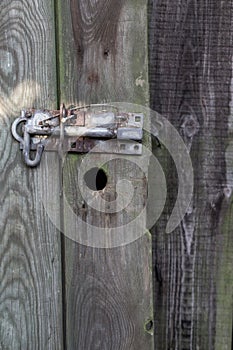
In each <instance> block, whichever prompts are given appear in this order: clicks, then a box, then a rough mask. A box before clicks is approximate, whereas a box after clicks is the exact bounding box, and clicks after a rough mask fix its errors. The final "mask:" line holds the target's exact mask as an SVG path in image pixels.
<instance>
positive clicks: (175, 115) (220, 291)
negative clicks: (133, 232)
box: [150, 0, 233, 350]
mask: <svg viewBox="0 0 233 350" xmlns="http://www.w3.org/2000/svg"><path fill="white" fill-rule="evenodd" d="M150 4H151V12H150V15H151V19H150V48H151V53H150V67H151V70H150V84H151V102H152V107H153V109H154V110H156V111H158V112H160V113H162V114H164V115H166V116H167V117H168V118H169V120H170V121H171V122H172V123H173V125H174V126H175V127H176V128H177V129H178V130H179V131H180V134H181V135H182V136H183V138H184V141H185V143H186V144H187V146H188V147H189V148H190V150H191V152H190V154H191V157H192V160H193V167H194V175H195V192H194V196H193V201H192V203H191V206H190V209H189V213H187V214H186V216H185V217H184V220H183V221H182V222H181V225H180V227H179V228H178V229H177V230H176V231H175V232H173V233H172V234H169V235H165V234H164V230H165V226H166V221H167V217H168V215H169V213H170V212H171V209H172V206H173V205H174V196H175V193H174V192H176V188H177V186H178V184H177V183H176V180H175V173H176V172H175V169H174V168H173V167H172V166H170V168H168V169H167V174H168V176H167V181H168V183H169V184H170V185H169V190H170V193H171V196H170V201H169V204H168V206H167V208H166V211H165V214H164V215H163V218H162V219H161V220H160V222H159V223H158V225H157V227H156V228H155V236H154V252H155V254H154V257H155V259H154V269H155V271H156V274H155V277H156V278H155V298H154V299H155V310H156V311H157V312H156V316H155V329H156V332H155V345H156V349H161V350H162V349H216V350H218V349H231V346H232V345H231V344H232V291H233V285H232V283H233V282H232V281H233V278H232V266H233V254H232V253H233V245H232V226H231V223H232V215H233V212H232V205H231V202H232V172H231V171H229V169H230V168H231V165H232V161H231V159H232V149H231V150H228V156H227V153H226V149H228V145H229V142H230V140H232V126H231V125H232V124H231V123H232V117H231V115H232V111H231V108H230V106H231V105H232V97H233V96H232V89H231V86H232V82H231V77H232V53H233V51H232V37H233V27H232V20H231V18H232V11H233V8H232V2H231V1H222V2H219V1H217V0H216V1H215V0H214V1H205V0H203V1H199V2H197V1H188V2H187V1H180V2H179V3H173V2H167V1H164V0H159V1H153V0H152V1H150ZM230 118H231V122H230ZM155 152H156V154H159V153H160V159H161V161H162V162H163V161H164V164H166V159H165V158H166V156H163V155H161V151H155ZM163 158H164V159H163ZM229 162H230V163H229ZM226 163H229V164H231V165H228V166H227V167H226ZM227 168H228V170H227ZM229 174H230V175H229ZM172 193H173V194H172ZM172 196H173V198H172ZM158 311H159V312H158Z"/></svg>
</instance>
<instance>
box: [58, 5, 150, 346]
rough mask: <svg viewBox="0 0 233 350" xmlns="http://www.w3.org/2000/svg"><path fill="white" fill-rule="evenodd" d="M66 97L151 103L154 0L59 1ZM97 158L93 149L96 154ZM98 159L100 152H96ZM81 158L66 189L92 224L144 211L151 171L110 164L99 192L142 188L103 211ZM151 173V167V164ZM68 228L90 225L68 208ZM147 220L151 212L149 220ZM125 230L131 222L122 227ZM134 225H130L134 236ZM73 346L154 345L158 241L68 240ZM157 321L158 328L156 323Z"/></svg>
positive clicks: (71, 166) (68, 167)
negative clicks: (93, 243) (85, 193)
mask: <svg viewBox="0 0 233 350" xmlns="http://www.w3.org/2000/svg"><path fill="white" fill-rule="evenodd" d="M59 13H60V38H61V41H60V64H61V67H60V68H61V70H60V71H61V77H60V82H61V87H60V88H61V98H62V101H64V102H66V103H67V104H69V103H71V104H73V103H78V104H83V103H102V102H109V101H126V102H132V103H138V104H141V105H144V106H146V105H148V77H147V64H148V62H147V6H146V3H145V2H144V1H142V0H137V1H125V0H121V1H111V0H108V1H99V2H92V1H89V0H88V1H86V0H65V1H60V2H59ZM90 157H91V156H90ZM95 160H96V161H98V157H97V156H96V157H95ZM81 165H82V159H81V158H80V157H79V158H78V157H77V156H75V155H74V156H69V157H67V159H66V162H65V165H64V174H63V184H64V194H65V196H66V198H67V200H68V203H69V205H70V206H71V207H72V210H73V211H74V213H75V214H76V215H77V216H78V217H79V218H82V219H83V220H84V221H85V222H88V223H89V224H90V225H91V227H90V228H89V229H88V230H86V236H87V237H88V235H90V234H91V233H94V232H95V227H94V226H103V227H106V228H108V227H112V226H114V225H119V224H124V223H125V221H124V220H125V219H127V217H128V219H132V218H133V217H134V216H135V215H136V216H137V215H138V213H140V212H141V211H142V209H143V207H144V201H145V197H146V185H145V174H144V173H143V171H141V170H140V169H138V168H137V166H135V164H133V163H132V161H131V160H130V159H129V160H128V161H126V160H124V159H123V160H122V159H118V160H117V161H111V162H110V163H109V164H107V165H105V170H106V171H107V175H108V184H107V186H106V188H105V190H104V191H99V192H98V193H95V195H96V196H103V198H104V199H105V200H106V199H107V198H108V199H107V200H108V201H112V200H113V199H114V195H115V187H116V182H117V181H118V180H119V179H122V178H125V179H128V180H130V181H131V183H132V184H133V186H134V188H135V197H134V199H133V201H132V202H131V203H130V207H129V209H128V213H127V212H124V213H123V214H122V213H119V214H117V213H113V214H106V213H104V212H96V211H95V210H93V209H91V207H89V206H88V205H86V203H84V202H83V201H82V197H81V195H80V191H79V190H78V184H79V183H80V179H78V175H77V171H78V167H80V166H81ZM145 172H146V169H145ZM64 212H65V218H64V230H65V234H66V235H67V236H69V233H70V231H72V230H76V232H79V231H80V230H84V228H83V227H82V225H79V226H78V225H77V224H76V223H75V221H74V220H72V219H70V216H69V210H68V209H67V207H65V208H64ZM143 220H145V217H144V219H143ZM122 232H124V227H123V228H122ZM131 233H132V232H127V231H126V232H125V235H127V234H128V235H129V234H131ZM65 264H66V266H65V278H66V310H67V313H66V317H67V318H66V322H67V325H66V329H67V335H66V344H67V349H75V348H76V349H127V350H128V349H144V350H146V349H152V348H153V337H152V332H153V330H152V329H150V327H151V324H150V323H149V325H147V328H148V330H146V324H147V323H148V322H149V321H151V323H152V322H153V320H152V314H153V312H152V308H153V306H152V289H151V287H152V283H151V240H150V235H149V234H146V235H144V236H143V237H141V238H140V239H138V240H137V241H134V242H133V243H131V244H129V245H127V246H122V247H115V248H112V249H100V248H99V249H98V248H93V247H90V246H85V245H81V244H79V243H75V242H72V241H71V240H68V239H67V240H66V241H65ZM152 328H153V327H152Z"/></svg>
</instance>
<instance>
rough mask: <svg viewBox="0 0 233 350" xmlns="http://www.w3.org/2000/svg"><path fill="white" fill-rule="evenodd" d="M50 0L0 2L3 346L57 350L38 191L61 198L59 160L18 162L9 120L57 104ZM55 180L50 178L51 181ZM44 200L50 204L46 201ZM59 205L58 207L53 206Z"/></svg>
mask: <svg viewBox="0 0 233 350" xmlns="http://www.w3.org/2000/svg"><path fill="white" fill-rule="evenodd" d="M54 62H55V39H54V17H53V1H45V0H37V1H32V2H31V1H28V0H23V1H7V0H6V1H5V0H2V1H1V3H0V91H1V95H0V135H1V136H0V153H1V159H0V206H1V211H0V280H1V283H0V348H1V349H2V350H7V349H9V350H10V349H14V350H16V349H62V348H63V346H62V342H63V340H62V300H61V296H62V295H61V292H62V288H61V259H60V236H59V232H58V231H57V230H56V227H55V226H54V225H53V224H52V223H51V222H50V220H49V218H48V216H47V214H46V212H45V210H44V208H43V204H42V201H41V195H40V191H41V188H42V189H43V190H45V191H46V190H47V189H48V188H49V187H51V186H52V187H53V189H54V195H55V196H56V194H57V195H59V177H58V176H57V175H58V159H57V156H56V155H52V154H51V155H48V156H47V155H44V156H43V161H42V164H41V166H40V167H39V168H37V169H29V168H27V167H26V166H25V165H24V164H23V160H22V155H21V152H20V151H19V144H18V143H17V142H15V141H13V138H12V136H11V132H10V126H11V122H12V121H13V119H14V118H16V117H17V116H18V115H19V113H20V109H21V108H23V107H25V108H29V107H32V106H35V107H40V106H42V107H45V106H47V107H48V108H54V107H55V106H56V99H57V97H56V96H57V95H56V66H55V63H54ZM51 174H53V176H54V177H53V178H52V177H51ZM47 200H49V199H47ZM58 203H59V202H58Z"/></svg>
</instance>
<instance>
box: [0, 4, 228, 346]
mask: <svg viewBox="0 0 233 350" xmlns="http://www.w3.org/2000/svg"><path fill="white" fill-rule="evenodd" d="M232 7H233V6H232V3H231V1H218V0H212V1H207V0H201V1H200V2H199V3H197V1H195V0H191V1H189V2H187V1H180V2H172V1H170V2H168V1H165V0H150V1H149V4H147V2H146V1H143V0H99V1H98V2H97V1H91V0H63V1H62V0H57V1H55V0H54V1H53V0H34V1H29V0H21V1H16V0H13V1H7V0H1V3H0V91H1V94H0V151H1V159H0V203H1V211H0V233H1V236H0V281H1V284H0V349H1V350H11V349H12V350H17V349H29V350H31V349H70V350H73V349H78V350H89V349H90V350H94V349H101V350H102V349H106V350H110V349H111V350H118V349H121V350H123V349H125V350H129V349H132V350H147V349H148V350H149V349H154V348H155V349H161V350H165V349H177V350H188V349H195V350H196V349H200V350H207V349H210V350H211V349H214V350H231V348H232V319H233V317H232V316H233V303H232V291H233V288H232V287H233V258H232V256H233V234H232V225H233V211H232V210H233V209H232V187H233V170H232V169H233V144H232V143H231V142H232V133H233V118H232V39H233V37H232V34H233V29H232V13H233V8H232ZM148 67H149V69H148ZM111 101H114V102H115V101H124V102H130V103H136V104H138V105H142V106H149V105H150V106H151V108H153V109H154V110H156V111H158V112H159V113H161V114H162V115H164V116H165V117H167V119H168V120H170V121H171V123H172V124H173V125H174V126H175V127H176V128H177V130H178V131H179V132H180V134H181V136H182V137H183V139H184V142H185V143H186V145H187V147H188V148H189V150H190V155H191V158H192V161H193V165H194V176H195V183H194V190H195V191H194V196H193V200H192V202H191V204H190V208H189V210H188V212H187V214H186V215H185V217H184V219H183V220H182V222H181V224H180V225H179V227H178V228H177V229H176V230H175V231H174V232H172V233H171V234H166V233H165V227H166V223H167V220H168V217H169V215H170V214H171V211H172V208H173V206H174V201H175V198H176V194H177V186H178V184H177V176H176V169H175V166H174V164H173V163H172V160H171V159H170V158H169V155H168V153H167V151H166V149H165V147H163V145H162V146H161V147H157V146H158V144H157V142H154V141H153V140H152V141H153V142H152V146H153V150H154V154H155V155H156V157H157V159H158V160H159V161H160V163H161V164H162V165H163V168H164V171H165V173H166V178H167V186H168V194H169V195H168V200H167V203H166V207H165V209H164V213H163V215H162V216H161V218H160V220H159V221H158V222H157V224H156V226H155V227H154V228H153V230H152V238H153V239H152V240H151V236H150V234H149V233H146V234H145V235H143V236H142V237H141V238H140V239H138V240H136V241H134V242H133V243H131V244H129V245H126V246H120V247H116V248H111V249H100V248H94V247H90V246H85V245H83V244H80V243H77V242H75V241H74V240H71V239H69V238H67V237H69V236H70V232H71V231H72V230H73V231H75V230H76V231H79V230H81V229H82V228H81V227H77V224H76V221H75V220H73V219H72V217H70V216H69V213H68V211H67V207H66V206H64V205H63V203H64V197H66V198H67V200H68V202H69V205H70V207H71V208H72V210H73V211H74V213H75V214H76V216H77V217H80V218H82V219H83V220H84V221H86V222H89V223H90V224H92V225H97V226H98V225H99V226H101V225H105V226H106V225H107V227H111V225H112V224H115V225H122V222H123V221H122V220H123V219H124V218H125V216H124V215H125V214H124V215H123V216H122V214H120V213H114V214H107V215H106V213H96V212H95V210H93V209H92V208H90V207H89V206H88V205H86V203H84V202H83V200H82V197H81V194H80V191H79V190H78V186H77V183H78V177H77V176H78V172H77V169H78V168H79V167H80V165H81V162H82V157H78V156H76V155H68V156H67V157H66V161H65V164H61V160H60V158H59V156H58V154H57V153H50V152H45V153H44V155H43V159H42V163H41V165H40V166H39V167H37V168H34V169H30V168H28V167H26V166H25V165H24V163H23V161H22V154H21V152H20V151H19V145H18V143H17V142H15V141H14V140H13V138H12V136H11V133H10V128H11V123H12V121H13V120H14V118H16V117H17V116H18V115H19V113H20V110H21V109H22V108H24V107H26V108H28V107H32V106H34V107H36V108H40V107H46V108H57V107H58V106H59V104H60V102H64V103H66V104H67V105H70V104H79V105H80V104H86V103H103V102H111ZM132 164H133V163H130V162H125V160H118V161H115V162H114V161H113V162H111V163H109V164H108V166H107V168H106V169H105V171H106V172H107V174H108V190H107V191H105V192H104V193H101V194H100V193H98V194H97V195H101V196H103V197H104V198H105V199H107V200H109V201H112V200H113V199H114V198H115V197H114V196H115V194H116V183H117V181H118V180H119V179H122V178H130V180H131V182H132V183H133V185H134V188H135V198H134V200H133V202H132V204H131V206H129V208H128V212H127V217H128V218H131V219H132V218H134V217H135V215H136V214H138V213H139V212H140V211H141V210H142V209H143V207H144V204H145V203H144V201H145V196H146V191H147V188H146V183H145V174H144V173H143V172H142V171H141V170H140V169H137V167H135V166H134V165H132ZM41 193H43V200H42V199H41ZM51 193H52V194H53V195H52V197H53V198H51V196H50V194H51ZM51 203H53V204H54V203H55V204H56V207H55V208H54V212H55V213H56V218H55V219H56V222H57V223H58V222H59V225H55V224H54V220H51V218H50V217H49V215H48V211H47V210H46V208H49V207H51ZM53 219H54V218H53ZM135 229H136V228H135ZM61 231H62V232H63V233H64V234H63V233H61ZM129 233H130V232H125V234H126V235H127V234H129ZM87 234H88V232H87ZM152 248H153V249H152ZM152 250H153V252H152ZM152 253H153V254H152ZM152 255H153V256H152ZM152 275H153V276H152ZM152 277H153V283H152ZM152 285H153V295H152ZM153 301H154V312H153Z"/></svg>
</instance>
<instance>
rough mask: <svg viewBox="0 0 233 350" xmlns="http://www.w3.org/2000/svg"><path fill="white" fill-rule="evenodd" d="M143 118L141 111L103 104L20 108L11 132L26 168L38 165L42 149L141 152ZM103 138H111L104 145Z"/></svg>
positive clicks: (118, 152) (77, 151) (136, 153)
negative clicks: (122, 110)
mask: <svg viewBox="0 0 233 350" xmlns="http://www.w3.org/2000/svg"><path fill="white" fill-rule="evenodd" d="M143 119H144V116H143V114H142V113H131V112H123V113H122V112H120V111H119V110H118V108H116V107H115V106H111V105H106V104H104V105H89V106H85V107H74V108H69V109H66V108H65V106H64V105H62V106H61V108H60V110H35V109H30V110H23V111H22V112H21V116H20V117H18V118H17V119H16V120H15V121H14V122H13V124H12V135H13V136H14V138H15V139H16V140H17V141H18V142H19V143H20V149H21V150H22V152H23V156H24V160H25V163H26V164H27V165H28V166H30V167H35V166H37V165H39V164H40V161H41V157H42V154H43V151H44V150H45V151H60V152H61V151H62V152H73V153H87V152H90V151H91V152H98V153H116V154H129V155H141V154H142V144H141V142H142V138H143ZM20 126H21V127H20ZM106 140H111V142H108V144H107V146H106ZM33 152H34V153H35V154H34V155H32V153H33Z"/></svg>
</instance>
